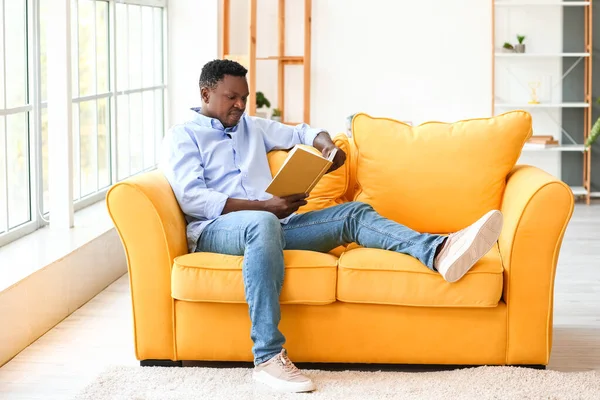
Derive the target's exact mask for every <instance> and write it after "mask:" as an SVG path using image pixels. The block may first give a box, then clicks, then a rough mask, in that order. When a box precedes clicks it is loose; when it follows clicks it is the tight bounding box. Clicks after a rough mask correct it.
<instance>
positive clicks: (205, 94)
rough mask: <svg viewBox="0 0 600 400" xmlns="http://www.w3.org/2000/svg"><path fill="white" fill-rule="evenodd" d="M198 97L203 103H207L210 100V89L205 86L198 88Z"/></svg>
mask: <svg viewBox="0 0 600 400" xmlns="http://www.w3.org/2000/svg"><path fill="white" fill-rule="evenodd" d="M200 98H201V99H202V102H203V103H206V104H208V102H209V100H210V90H209V89H208V88H207V87H203V88H200Z"/></svg>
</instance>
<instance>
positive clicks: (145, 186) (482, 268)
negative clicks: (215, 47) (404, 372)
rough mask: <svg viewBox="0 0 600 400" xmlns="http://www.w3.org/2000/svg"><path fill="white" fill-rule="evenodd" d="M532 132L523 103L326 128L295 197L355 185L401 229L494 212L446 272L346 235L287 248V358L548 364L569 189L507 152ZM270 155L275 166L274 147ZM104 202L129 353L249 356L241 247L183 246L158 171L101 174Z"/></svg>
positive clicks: (176, 357)
mask: <svg viewBox="0 0 600 400" xmlns="http://www.w3.org/2000/svg"><path fill="white" fill-rule="evenodd" d="M530 135H531V118H530V116H529V114H527V113H525V112H521V111H518V112H510V113H506V114H503V115H500V116H496V117H494V118H485V119H476V120H469V121H459V122H456V123H453V124H446V123H439V122H431V123H427V124H423V125H420V126H418V127H411V126H408V125H405V124H403V123H401V122H398V121H394V120H391V119H386V118H372V117H370V116H368V115H366V114H359V115H357V116H355V117H354V120H353V138H352V139H351V140H350V141H349V140H348V139H347V138H346V137H345V136H337V137H336V138H335V141H336V143H337V145H338V146H340V147H342V148H343V149H344V150H345V151H346V152H347V153H348V161H347V163H346V165H345V166H344V167H342V168H340V169H339V170H337V171H335V172H334V173H332V174H329V175H327V176H325V177H324V178H323V179H322V180H321V182H320V183H319V185H318V186H317V187H316V188H315V190H314V191H313V193H312V194H311V197H310V201H309V204H308V205H307V206H305V207H304V208H303V209H301V210H300V212H306V211H309V210H314V209H319V208H323V207H328V206H331V205H335V204H338V203H341V202H344V201H349V200H357V201H364V202H367V203H370V204H372V205H373V206H374V208H375V209H376V210H378V211H379V212H380V213H382V214H383V215H385V216H386V217H388V218H392V219H395V220H397V221H399V222H402V223H404V224H406V225H408V226H410V227H412V228H413V229H416V230H420V231H427V232H431V233H448V232H452V231H455V230H458V229H461V228H463V227H465V226H467V225H468V224H470V223H471V222H473V221H475V220H476V219H477V218H478V217H479V216H481V215H483V214H484V213H485V212H486V211H487V210H489V209H491V208H499V209H501V211H502V212H503V213H504V217H505V223H504V228H503V231H502V235H501V237H500V240H499V243H498V246H497V247H495V248H493V249H492V250H491V251H490V252H489V253H488V254H487V255H486V256H485V257H484V258H483V259H482V260H481V261H480V262H479V263H478V264H477V265H476V266H475V267H474V268H473V269H472V270H471V271H470V272H469V273H468V274H466V276H465V277H464V278H463V279H461V280H460V281H459V282H457V283H454V284H451V283H447V282H445V281H444V280H443V279H442V277H441V276H439V274H437V273H434V272H432V271H430V270H428V269H427V268H425V267H424V266H423V265H422V264H420V262H419V261H417V260H416V259H413V258H412V257H410V256H406V255H402V254H397V253H393V252H389V251H385V250H377V249H366V248H361V247H360V246H358V245H356V244H349V245H348V246H347V247H344V248H338V249H335V250H333V251H332V252H331V253H330V254H323V253H316V252H309V251H285V263H286V275H285V282H284V285H283V289H282V294H281V303H282V320H281V325H280V328H281V330H282V332H283V333H284V335H285V336H286V338H287V343H286V345H285V347H286V348H287V350H288V352H289V354H290V357H291V358H292V360H294V361H296V362H342V363H399V364H452V365H483V364H487V365H507V364H508V365H536V366H543V365H546V364H547V363H548V360H549V357H550V351H551V347H552V309H553V288H554V277H555V269H556V263H557V259H558V254H559V250H560V246H561V242H562V238H563V234H564V232H565V228H566V226H567V223H568V221H569V219H570V217H571V214H572V211H573V203H574V201H573V195H572V192H571V190H570V189H569V187H568V186H566V185H565V184H564V183H562V182H561V181H559V180H557V179H556V178H554V177H552V176H551V175H549V174H547V173H545V172H543V171H541V170H539V169H537V168H534V167H531V166H515V163H516V161H517V160H518V157H519V154H520V152H521V149H522V146H523V143H524V142H525V141H526V140H527V138H528V137H529V136H530ZM269 158H270V162H271V167H272V170H273V171H275V170H277V168H278V167H279V165H281V162H282V161H283V159H284V158H285V152H281V151H278V152H272V153H270V154H269ZM107 205H108V208H109V211H110V215H111V217H112V219H113V221H114V224H115V226H116V228H117V230H118V233H119V235H120V237H121V240H122V243H123V246H124V249H125V252H126V256H127V263H128V268H129V277H130V282H131V296H132V306H133V317H134V335H135V350H136V356H137V359H139V360H140V361H141V364H142V365H163V364H164V365H169V364H173V365H181V360H206V361H209V360H222V361H251V360H252V353H251V347H252V343H251V341H250V320H249V317H248V309H247V305H246V303H245V301H244V291H243V281H242V273H241V268H242V257H235V256H228V255H223V254H208V253H195V254H187V253H188V251H187V245H186V232H185V225H186V224H185V219H184V217H183V215H182V213H181V211H180V209H179V207H178V204H177V201H176V199H175V197H174V195H173V193H172V191H171V188H170V186H169V184H168V182H167V181H166V180H165V178H164V177H163V176H162V174H161V173H160V172H159V171H153V172H149V173H145V174H142V175H139V176H135V177H132V178H130V179H128V180H126V181H123V182H120V183H118V184H116V185H114V186H113V187H112V188H111V189H110V191H109V193H108V195H107ZM161 360H162V361H161Z"/></svg>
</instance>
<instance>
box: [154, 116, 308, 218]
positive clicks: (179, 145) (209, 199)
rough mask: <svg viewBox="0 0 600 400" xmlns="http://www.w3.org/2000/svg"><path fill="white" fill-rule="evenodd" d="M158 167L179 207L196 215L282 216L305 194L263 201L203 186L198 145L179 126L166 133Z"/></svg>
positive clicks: (296, 205)
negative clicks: (264, 213)
mask: <svg viewBox="0 0 600 400" xmlns="http://www.w3.org/2000/svg"><path fill="white" fill-rule="evenodd" d="M163 143H164V145H163V154H162V160H161V165H160V169H161V171H162V172H163V174H164V175H165V177H166V178H167V180H168V181H169V183H170V185H171V188H172V189H173V193H175V197H176V198H177V202H178V203H179V206H180V207H181V210H182V211H183V212H184V213H185V214H186V215H190V216H193V217H195V218H199V219H206V220H210V219H215V218H217V217H218V216H219V215H222V214H227V213H230V212H234V211H242V210H256V211H268V212H271V213H273V214H275V215H276V216H277V217H278V218H285V217H287V216H289V215H290V214H292V213H294V212H296V211H297V210H298V208H300V207H302V206H303V205H305V204H306V200H305V198H306V195H304V194H301V195H294V196H288V197H283V198H280V197H274V198H272V199H269V200H266V201H251V200H242V199H232V198H229V197H228V196H227V195H226V194H224V193H220V192H217V191H216V190H213V189H209V188H207V187H206V183H205V181H204V168H203V166H202V160H201V159H200V153H199V151H198V147H197V146H196V144H195V143H194V141H193V140H192V138H191V137H190V134H189V133H188V132H187V131H186V130H185V129H184V128H182V127H178V128H175V129H174V130H171V131H169V133H167V135H166V137H165V140H164V142H163Z"/></svg>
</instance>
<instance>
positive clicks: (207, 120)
mask: <svg viewBox="0 0 600 400" xmlns="http://www.w3.org/2000/svg"><path fill="white" fill-rule="evenodd" d="M201 109H202V108H201V107H192V108H191V109H190V110H191V111H192V113H193V117H192V120H193V121H194V122H195V123H197V124H198V125H200V126H204V127H206V128H213V129H217V130H219V131H223V132H226V133H228V132H235V131H237V128H238V126H240V123H239V122H238V124H237V125H236V126H232V127H230V128H225V127H224V126H223V124H222V123H221V121H219V120H218V119H216V118H211V117H207V116H206V115H203V114H201V113H200V110H201ZM245 117H246V113H244V114H242V118H240V121H241V120H242V119H244V118H245Z"/></svg>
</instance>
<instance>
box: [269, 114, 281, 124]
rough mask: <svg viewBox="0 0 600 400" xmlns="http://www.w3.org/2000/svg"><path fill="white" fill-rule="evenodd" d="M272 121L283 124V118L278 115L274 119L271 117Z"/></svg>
mask: <svg viewBox="0 0 600 400" xmlns="http://www.w3.org/2000/svg"><path fill="white" fill-rule="evenodd" d="M271 119H272V120H273V121H277V122H281V116H279V115H277V116H273V117H271Z"/></svg>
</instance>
